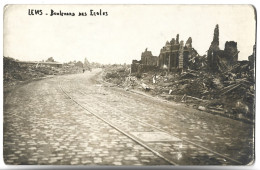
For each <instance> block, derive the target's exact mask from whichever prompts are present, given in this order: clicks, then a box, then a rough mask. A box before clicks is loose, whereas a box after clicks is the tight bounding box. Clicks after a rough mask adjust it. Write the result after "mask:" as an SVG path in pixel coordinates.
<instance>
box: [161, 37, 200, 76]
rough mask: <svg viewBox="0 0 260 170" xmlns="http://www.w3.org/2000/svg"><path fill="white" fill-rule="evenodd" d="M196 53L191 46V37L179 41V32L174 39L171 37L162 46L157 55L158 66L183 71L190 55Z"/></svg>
mask: <svg viewBox="0 0 260 170" xmlns="http://www.w3.org/2000/svg"><path fill="white" fill-rule="evenodd" d="M193 55H197V51H196V50H194V49H193V48H192V39H191V37H189V39H188V40H187V41H186V43H185V45H184V42H183V41H180V42H179V34H177V36H176V40H175V39H174V38H172V40H171V41H170V42H169V41H167V42H166V44H165V46H164V47H162V49H161V51H160V55H159V61H158V66H159V67H160V68H167V69H168V71H183V70H187V69H188V63H189V59H190V58H191V56H193Z"/></svg>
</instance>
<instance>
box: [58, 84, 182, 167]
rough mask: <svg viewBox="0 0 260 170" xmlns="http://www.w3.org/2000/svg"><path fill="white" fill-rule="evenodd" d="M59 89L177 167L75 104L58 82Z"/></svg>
mask: <svg viewBox="0 0 260 170" xmlns="http://www.w3.org/2000/svg"><path fill="white" fill-rule="evenodd" d="M59 88H60V89H61V91H62V92H63V93H64V94H65V95H66V96H67V97H68V98H70V99H71V100H72V101H73V102H74V103H76V104H77V105H79V106H80V107H81V108H83V109H84V110H86V111H87V112H88V113H90V114H92V115H94V116H95V117H97V118H98V119H100V120H102V121H103V122H105V123H107V124H108V125H109V126H111V127H112V128H114V129H116V130H117V131H119V132H120V133H122V134H123V135H125V136H127V137H128V138H130V139H131V140H133V141H134V142H136V143H138V144H139V145H141V146H143V147H144V148H146V149H147V150H149V151H151V152H152V153H154V154H155V155H157V156H158V157H160V158H162V159H163V160H165V161H166V162H168V163H169V164H171V165H177V164H176V163H175V162H173V161H171V160H169V159H167V158H166V157H164V156H163V155H161V154H160V153H159V152H157V151H155V150H154V149H152V148H151V147H149V146H148V145H146V144H144V143H143V142H142V141H140V140H138V139H136V138H135V137H133V136H132V135H130V134H128V133H126V132H125V131H123V130H121V129H120V128H119V127H117V126H115V125H113V124H112V123H110V122H109V121H107V120H105V119H103V118H102V117H101V116H99V115H97V114H95V113H94V112H93V111H91V110H90V109H89V108H86V107H84V106H83V105H81V104H80V103H79V102H77V101H76V100H75V99H73V98H72V96H70V95H69V94H68V93H67V92H66V91H65V90H64V89H63V88H62V86H61V84H60V82H59Z"/></svg>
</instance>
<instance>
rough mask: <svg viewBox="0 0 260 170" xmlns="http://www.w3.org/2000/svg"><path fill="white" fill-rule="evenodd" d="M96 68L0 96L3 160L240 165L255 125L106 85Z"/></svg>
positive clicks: (249, 156) (249, 155)
mask: <svg viewBox="0 0 260 170" xmlns="http://www.w3.org/2000/svg"><path fill="white" fill-rule="evenodd" d="M100 72H101V70H98V69H97V70H93V71H92V72H86V73H84V74H74V75H64V76H57V77H54V78H48V79H44V80H40V81H34V82H31V83H28V84H26V85H23V86H20V87H18V88H16V89H14V90H12V91H11V92H9V93H8V94H7V95H6V96H5V99H4V161H5V163H6V164H12V165H13V164H42V165H49V164H52V165H172V164H173V165H241V164H242V165H245V164H249V163H251V161H252V160H253V159H254V155H253V147H254V143H253V142H254V140H253V132H254V129H253V128H254V126H253V125H250V124H247V123H243V122H239V121H236V120H232V119H229V118H225V117H221V116H217V115H212V114H210V113H206V112H203V111H198V110H195V109H193V108H192V107H189V106H186V105H185V104H180V103H174V102H168V101H164V100H162V99H159V98H155V97H149V96H146V95H142V94H137V93H136V92H135V91H125V90H124V89H120V88H118V87H113V86H110V85H108V84H106V83H104V82H102V81H101V80H100V76H99V74H100Z"/></svg>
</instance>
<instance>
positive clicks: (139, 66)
mask: <svg viewBox="0 0 260 170" xmlns="http://www.w3.org/2000/svg"><path fill="white" fill-rule="evenodd" d="M157 62H158V57H157V56H153V54H152V52H151V51H148V50H147V48H146V49H145V51H144V52H142V54H141V60H140V61H137V60H133V61H132V64H131V72H132V73H134V72H145V71H148V70H151V69H156V68H157Z"/></svg>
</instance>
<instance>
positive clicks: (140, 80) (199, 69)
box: [124, 25, 255, 122]
mask: <svg viewBox="0 0 260 170" xmlns="http://www.w3.org/2000/svg"><path fill="white" fill-rule="evenodd" d="M183 45H184V43H183V41H180V42H179V35H178V34H177V37H176V40H175V39H174V38H173V39H172V40H171V42H168V41H167V42H166V45H165V46H164V47H163V48H162V49H161V52H160V55H159V57H158V62H157V67H159V69H147V70H141V69H132V70H133V72H132V73H131V75H130V76H129V77H128V78H126V82H129V80H130V83H124V86H127V87H125V88H126V89H128V88H133V89H141V90H144V91H146V92H147V93H150V94H151V95H154V96H161V97H163V98H166V99H168V100H174V101H176V102H185V103H187V104H190V105H193V107H195V108H197V109H199V110H204V111H208V112H212V113H216V114H222V115H224V116H228V117H232V118H234V119H240V120H245V121H249V122H252V121H253V120H254V112H255V111H254V108H255V46H254V50H253V54H252V55H251V56H249V57H248V60H243V61H238V53H239V51H238V49H237V42H234V41H226V43H225V47H224V50H221V49H220V47H219V26H218V25H216V27H215V29H214V34H213V40H212V42H211V44H210V47H209V49H208V51H207V55H203V56H200V55H199V54H198V53H197V51H196V50H195V49H194V48H192V38H191V37H190V38H189V39H188V40H187V42H186V44H185V46H183ZM146 60H147V62H146V63H145V66H146V68H149V67H148V66H153V67H154V65H151V64H149V62H148V58H147V59H145V61H146ZM137 65H138V62H137V61H136V60H133V63H132V68H135V67H133V66H137Z"/></svg>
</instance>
